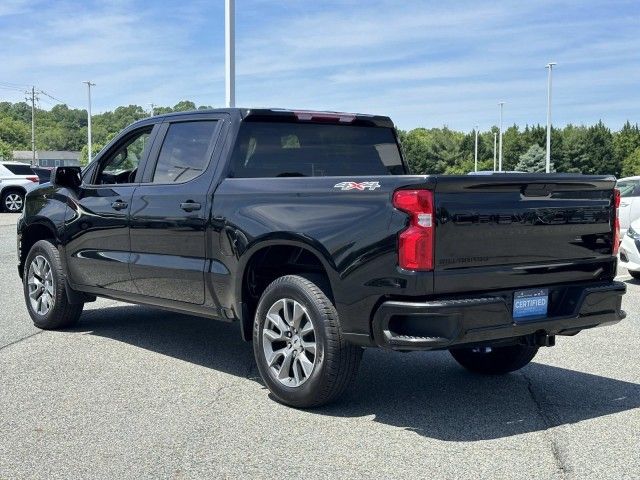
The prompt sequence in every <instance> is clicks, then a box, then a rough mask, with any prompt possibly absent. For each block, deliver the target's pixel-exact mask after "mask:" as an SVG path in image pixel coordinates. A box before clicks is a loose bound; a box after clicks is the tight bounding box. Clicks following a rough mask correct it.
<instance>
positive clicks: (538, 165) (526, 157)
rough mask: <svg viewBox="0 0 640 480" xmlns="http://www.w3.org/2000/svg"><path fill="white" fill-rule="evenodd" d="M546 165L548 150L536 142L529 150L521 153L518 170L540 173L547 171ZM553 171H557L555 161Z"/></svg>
mask: <svg viewBox="0 0 640 480" xmlns="http://www.w3.org/2000/svg"><path fill="white" fill-rule="evenodd" d="M546 165H547V162H546V152H545V151H544V150H543V149H542V147H541V146H540V145H538V144H534V145H531V146H530V147H529V150H527V151H526V152H525V153H523V154H522V155H520V160H519V161H518V164H517V165H516V170H518V171H520V172H532V173H539V172H545V171H546ZM551 171H552V172H553V171H555V170H554V168H553V162H551Z"/></svg>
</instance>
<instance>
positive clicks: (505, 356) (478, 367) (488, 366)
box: [449, 345, 538, 375]
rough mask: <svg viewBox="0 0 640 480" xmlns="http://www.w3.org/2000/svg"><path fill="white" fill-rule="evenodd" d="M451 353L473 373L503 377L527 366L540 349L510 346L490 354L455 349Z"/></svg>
mask: <svg viewBox="0 0 640 480" xmlns="http://www.w3.org/2000/svg"><path fill="white" fill-rule="evenodd" d="M449 352H450V353H451V355H452V356H453V358H454V359H455V360H456V361H457V362H458V363H459V364H460V365H462V366H463V367H464V368H466V369H467V370H469V371H471V372H474V373H483V374H488V375H501V374H505V373H509V372H514V371H516V370H520V369H521V368H522V367H524V366H525V365H527V364H528V363H529V362H530V361H531V360H533V357H535V356H536V353H538V347H529V346H527V345H510V346H507V347H493V348H492V349H491V351H489V352H485V351H483V349H479V348H455V349H451V350H449Z"/></svg>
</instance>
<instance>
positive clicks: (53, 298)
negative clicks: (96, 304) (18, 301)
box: [22, 240, 84, 330]
mask: <svg viewBox="0 0 640 480" xmlns="http://www.w3.org/2000/svg"><path fill="white" fill-rule="evenodd" d="M22 281H23V287H24V298H25V301H26V303H27V310H28V311H29V315H30V316H31V320H33V324H34V325H35V326H36V327H38V328H42V329H45V330H54V329H59V328H66V327H70V326H72V325H74V324H75V323H76V322H77V321H78V320H79V318H80V315H81V314H82V307H83V306H84V304H82V303H80V304H71V303H69V300H68V298H67V291H66V289H67V285H66V281H65V275H64V270H63V268H62V262H61V261H60V254H59V253H58V249H57V248H56V247H55V246H54V245H53V244H52V243H50V242H48V241H47V240H40V241H38V242H36V243H35V244H34V245H33V247H31V250H30V251H29V254H28V255H27V260H26V261H25V264H24V273H23V275H22Z"/></svg>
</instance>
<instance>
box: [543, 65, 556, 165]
mask: <svg viewBox="0 0 640 480" xmlns="http://www.w3.org/2000/svg"><path fill="white" fill-rule="evenodd" d="M555 65H556V63H555V62H549V63H547V66H546V67H545V68H548V69H549V73H548V75H547V158H546V167H545V171H546V172H547V173H550V172H551V72H552V71H553V67H554V66H555Z"/></svg>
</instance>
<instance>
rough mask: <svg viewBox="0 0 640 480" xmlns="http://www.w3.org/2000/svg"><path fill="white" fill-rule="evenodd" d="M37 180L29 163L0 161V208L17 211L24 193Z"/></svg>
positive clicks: (20, 209)
mask: <svg viewBox="0 0 640 480" xmlns="http://www.w3.org/2000/svg"><path fill="white" fill-rule="evenodd" d="M38 182H39V179H38V176H37V175H36V174H35V173H34V172H33V170H32V169H31V166H30V165H27V164H26V163H18V162H0V201H1V203H0V210H3V211H6V212H11V213H19V212H21V211H22V207H23V206H24V197H25V195H26V193H27V192H28V191H30V190H32V189H33V188H34V187H35V186H36V185H37V184H38Z"/></svg>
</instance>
